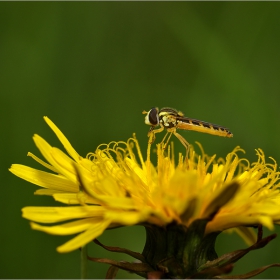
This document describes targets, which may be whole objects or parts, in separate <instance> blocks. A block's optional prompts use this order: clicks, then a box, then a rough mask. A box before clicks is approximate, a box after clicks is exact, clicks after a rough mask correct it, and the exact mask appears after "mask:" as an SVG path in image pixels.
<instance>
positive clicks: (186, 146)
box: [173, 130, 190, 157]
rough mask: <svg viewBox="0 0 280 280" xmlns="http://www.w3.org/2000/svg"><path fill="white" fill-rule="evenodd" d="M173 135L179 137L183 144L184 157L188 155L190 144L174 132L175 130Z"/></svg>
mask: <svg viewBox="0 0 280 280" xmlns="http://www.w3.org/2000/svg"><path fill="white" fill-rule="evenodd" d="M173 133H174V135H175V136H176V137H177V138H178V139H179V141H180V142H181V143H182V144H183V146H184V147H185V148H186V157H188V155H189V149H190V144H189V142H188V141H187V140H186V139H185V138H184V137H183V136H182V135H180V134H179V133H177V132H176V130H175V131H174V132H173Z"/></svg>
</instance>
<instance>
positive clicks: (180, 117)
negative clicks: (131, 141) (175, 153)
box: [142, 107, 233, 153]
mask: <svg viewBox="0 0 280 280" xmlns="http://www.w3.org/2000/svg"><path fill="white" fill-rule="evenodd" d="M142 114H146V117H145V124H147V125H151V128H150V130H149V133H148V136H150V135H151V133H153V134H155V133H159V132H161V131H163V130H164V129H165V128H166V130H167V133H166V135H165V136H164V138H163V140H162V143H163V142H164V140H165V138H166V137H167V135H168V133H170V135H169V137H168V139H167V141H166V143H165V145H164V148H165V147H166V145H167V144H168V142H169V140H170V138H171V136H172V134H174V135H175V136H176V137H177V138H178V139H179V140H180V142H181V143H182V144H183V145H184V147H185V148H186V149H187V153H188V147H189V143H188V142H187V140H186V139H185V138H184V137H183V136H181V135H180V134H179V133H177V132H176V130H177V129H182V130H194V131H197V132H202V133H208V134H212V135H217V136H222V137H233V134H232V133H231V132H230V131H229V130H228V129H227V128H226V127H223V126H220V125H217V124H213V123H209V122H204V121H200V120H196V119H192V118H187V117H184V114H183V113H182V112H180V111H177V110H175V109H172V108H168V107H165V108H162V109H160V110H159V109H158V108H156V107H153V108H152V109H151V110H150V111H148V112H147V111H143V112H142ZM157 126H160V128H157V129H155V128H156V127H157ZM154 139H155V137H154ZM154 139H153V141H154Z"/></svg>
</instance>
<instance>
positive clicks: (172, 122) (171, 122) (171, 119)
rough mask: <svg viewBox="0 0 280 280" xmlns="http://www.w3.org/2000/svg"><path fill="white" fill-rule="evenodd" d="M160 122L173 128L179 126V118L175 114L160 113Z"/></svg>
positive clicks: (166, 126)
mask: <svg viewBox="0 0 280 280" xmlns="http://www.w3.org/2000/svg"><path fill="white" fill-rule="evenodd" d="M159 122H160V123H162V125H163V126H164V127H165V128H172V127H176V126H177V119H176V117H175V116H173V115H168V114H164V115H159Z"/></svg>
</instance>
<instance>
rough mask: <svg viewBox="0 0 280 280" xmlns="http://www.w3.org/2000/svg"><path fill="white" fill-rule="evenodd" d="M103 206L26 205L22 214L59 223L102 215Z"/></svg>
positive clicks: (41, 220)
mask: <svg viewBox="0 0 280 280" xmlns="http://www.w3.org/2000/svg"><path fill="white" fill-rule="evenodd" d="M104 212H105V209H104V208H103V207H102V206H66V207H24V208H23V209H22V216H23V217H24V218H26V219H28V220H31V221H34V222H39V223H57V222H63V221H67V220H72V219H79V218H90V217H102V216H103V215H104Z"/></svg>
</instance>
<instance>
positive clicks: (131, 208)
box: [10, 117, 280, 252]
mask: <svg viewBox="0 0 280 280" xmlns="http://www.w3.org/2000/svg"><path fill="white" fill-rule="evenodd" d="M44 119H45V121H46V122H47V124H48V125H49V126H50V127H51V129H52V130H53V131H54V133H55V134H56V135H57V137H58V138H59V140H60V141H61V143H62V144H63V146H64V148H65V149H66V151H67V152H68V155H69V156H68V155H66V154H65V153H63V152H62V151H61V150H59V149H58V148H55V147H52V146H50V145H49V144H48V143H47V142H46V141H45V140H44V139H43V138H41V137H40V136H38V135H35V136H34V138H33V139H34V142H35V144H36V146H37V147H38V149H39V150H40V152H41V153H42V155H43V156H44V158H45V159H46V160H47V162H48V163H46V162H43V161H42V160H40V159H39V158H37V157H36V156H35V155H33V154H31V153H28V155H29V156H31V157H32V158H33V159H35V160H36V161H37V162H39V163H40V164H42V165H43V166H45V167H46V168H48V169H49V170H50V171H52V172H51V173H49V172H44V171H40V170H37V169H34V168H30V167H27V166H24V165H19V164H13V165H12V166H11V168H10V171H11V172H12V173H14V174H15V175H16V176H18V177H20V178H22V179H24V180H27V181H29V182H31V183H33V184H36V185H38V186H40V187H42V189H39V190H37V191H36V192H35V194H38V195H51V196H53V197H54V199H55V200H57V201H59V202H62V203H64V204H66V205H67V206H64V207H25V208H23V210H22V211H23V217H24V218H26V219H29V220H31V221H33V222H31V226H32V228H33V229H37V230H41V231H45V232H47V233H50V234H58V235H67V234H76V233H79V235H77V236H76V237H74V238H73V239H71V240H70V241H68V242H67V243H65V244H63V245H62V246H60V247H58V251H59V252H69V251H72V250H75V249H77V248H79V247H81V246H83V245H85V244H87V243H89V242H90V241H92V240H93V239H94V238H96V237H98V236H100V235H101V234H102V233H103V231H104V230H106V229H107V228H113V227H116V226H120V225H122V226H126V225H135V224H153V225H157V226H161V227H165V226H166V225H168V224H170V223H174V222H175V223H177V224H182V225H184V226H186V227H188V226H189V225H190V224H191V223H192V222H193V221H195V220H197V219H208V218H209V222H208V224H207V226H206V231H205V234H209V233H211V232H217V231H223V230H227V229H235V230H237V232H238V233H239V234H241V235H242V236H243V237H244V238H245V240H246V241H248V242H249V241H251V242H253V241H254V238H255V237H254V235H252V231H251V230H250V229H249V228H247V227H245V226H250V225H251V226H252V225H257V224H262V225H264V226H266V227H268V228H269V229H272V228H273V223H277V222H278V221H279V220H280V207H279V206H280V195H279V174H280V173H279V172H278V171H276V169H277V164H276V163H275V162H274V161H272V163H266V162H265V157H264V154H263V152H262V151H261V150H260V149H259V150H257V157H258V161H257V162H255V163H253V164H250V163H249V162H248V161H247V160H246V159H244V158H240V154H242V152H243V150H242V149H240V148H239V147H237V148H235V149H234V150H233V151H232V152H231V153H229V154H228V155H227V157H226V159H218V160H215V156H212V157H209V156H207V155H206V154H205V153H204V151H203V149H202V147H201V146H200V145H199V147H200V150H201V155H198V154H197V153H196V152H195V151H194V149H193V148H191V149H190V153H189V156H188V158H184V157H183V156H182V155H179V159H178V163H175V159H174V152H172V150H171V149H170V148H169V150H168V151H167V152H166V151H164V150H163V148H162V145H158V146H157V165H156V166H154V165H153V164H152V162H151V161H150V148H151V146H150V144H149V145H148V152H147V160H146V161H144V159H143V156H142V153H141V151H140V147H139V144H138V142H137V140H136V138H135V137H133V138H130V139H128V141H127V142H111V143H110V144H108V145H100V146H99V147H98V148H97V149H96V151H95V152H94V153H90V154H88V155H87V157H86V158H83V157H81V156H80V155H79V154H78V153H77V152H76V151H75V150H74V148H73V147H72V146H71V144H70V143H69V141H68V140H67V139H66V137H65V136H64V135H63V134H62V132H61V131H60V130H59V129H58V128H57V127H56V126H55V124H54V123H53V122H52V121H51V120H50V119H48V118H47V117H44ZM213 213H214V215H213ZM70 220H71V221H70ZM73 220H74V221H73ZM67 221H70V222H67ZM35 222H37V223H45V224H53V223H60V224H58V225H52V226H43V225H40V224H37V223H35ZM62 222H64V223H62Z"/></svg>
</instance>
